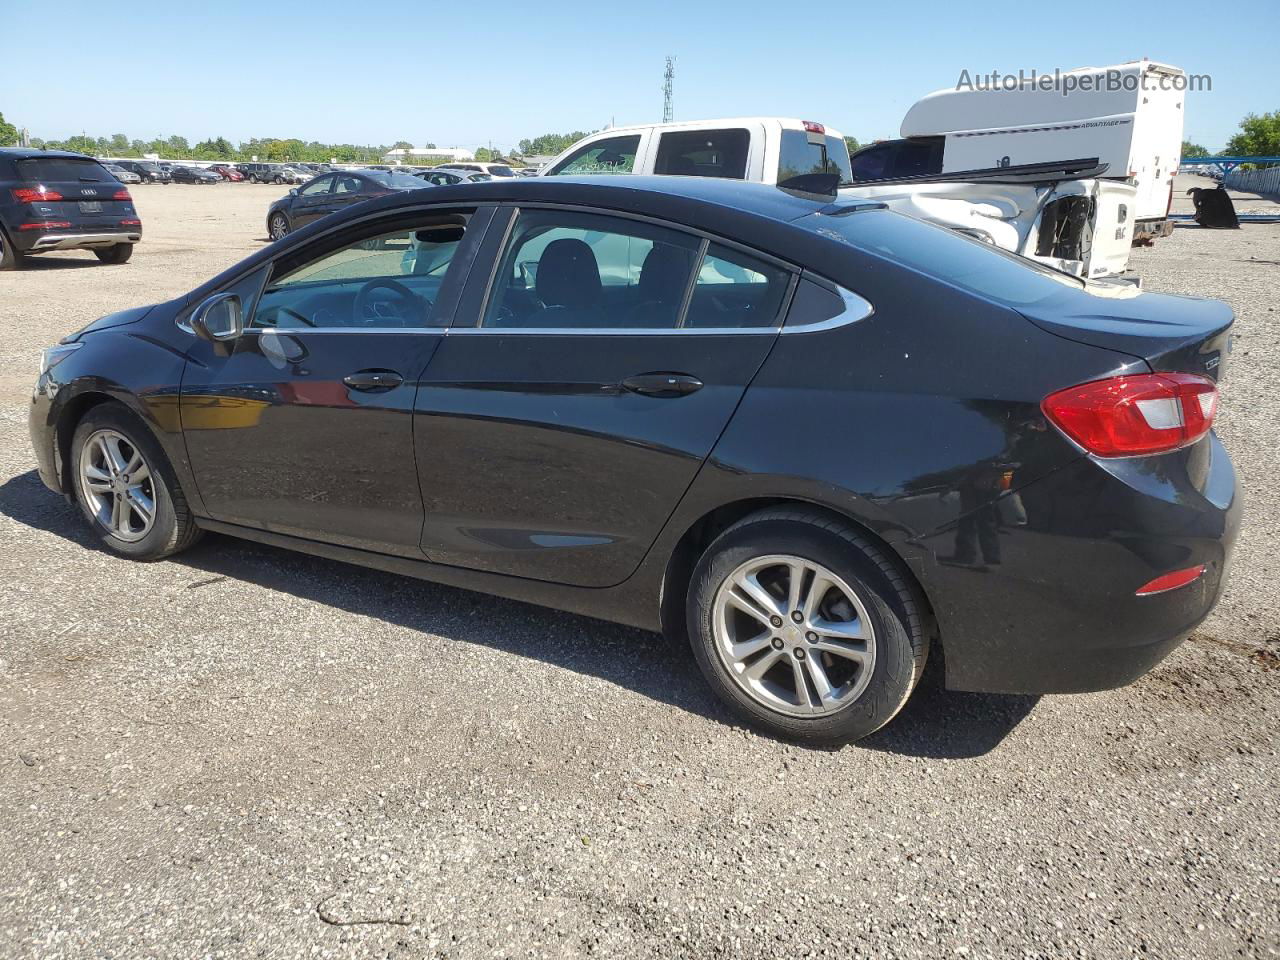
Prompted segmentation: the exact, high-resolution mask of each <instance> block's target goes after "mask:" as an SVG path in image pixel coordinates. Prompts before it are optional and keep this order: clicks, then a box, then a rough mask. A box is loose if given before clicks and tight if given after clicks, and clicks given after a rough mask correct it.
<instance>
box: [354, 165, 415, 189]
mask: <svg viewBox="0 0 1280 960" xmlns="http://www.w3.org/2000/svg"><path fill="white" fill-rule="evenodd" d="M365 176H366V177H368V178H369V179H370V180H376V181H378V183H380V184H382V185H383V186H386V187H396V188H398V189H400V190H417V189H418V188H419V187H421V186H422V185H423V183H422V181H421V180H419V179H418V178H417V177H413V176H410V175H409V174H407V173H390V172H388V171H384V170H371V171H369V172H367V173H366V174H365Z"/></svg>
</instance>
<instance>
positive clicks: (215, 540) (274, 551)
mask: <svg viewBox="0 0 1280 960" xmlns="http://www.w3.org/2000/svg"><path fill="white" fill-rule="evenodd" d="M0 513H3V514H4V515H5V516H7V517H9V518H10V519H12V520H14V521H16V522H18V523H21V524H23V525H25V526H27V527H30V528H33V529H36V530H42V531H44V532H46V533H52V534H55V535H56V536H59V537H62V538H63V539H65V540H68V541H70V542H71V543H72V544H74V545H76V546H77V547H81V548H85V549H92V550H103V551H105V549H106V548H105V547H103V546H101V545H100V544H99V543H98V541H97V540H96V539H95V538H94V537H93V535H92V534H91V532H90V530H89V528H88V526H87V524H86V523H85V521H84V520H83V518H82V517H81V515H80V513H79V511H78V510H77V509H76V508H75V507H74V506H73V505H72V504H70V503H68V502H67V501H66V500H65V499H63V498H61V497H58V496H57V495H55V494H53V493H51V492H50V491H49V490H48V489H46V488H45V486H44V485H43V484H42V483H41V482H40V479H39V477H38V476H37V474H36V472H35V471H34V470H32V471H29V472H28V473H24V474H20V475H18V476H15V477H12V478H11V479H9V480H8V481H7V482H6V483H4V484H3V485H0ZM170 562H172V563H174V564H176V565H179V566H185V567H188V568H190V569H191V570H193V571H195V572H196V573H197V575H196V576H193V577H192V578H191V579H190V581H189V582H188V583H187V584H186V587H187V588H188V589H201V588H204V587H208V586H211V585H213V584H216V583H219V582H221V581H223V580H240V581H244V582H246V583H252V584H256V585H258V586H265V587H269V588H270V589H273V590H280V591H282V592H286V593H289V594H292V595H293V596H296V597H299V598H301V599H304V600H308V601H311V602H313V603H322V604H327V605H329V606H332V607H337V608H339V609H342V610H345V611H347V612H349V613H353V614H356V615H359V616H365V617H373V618H377V619H380V620H382V621H384V622H387V623H390V624H393V625H395V626H398V627H403V628H405V629H409V630H414V631H420V632H423V633H430V634H434V635H436V636H441V637H445V638H447V639H449V640H451V641H454V642H461V643H472V644H477V645H482V646H487V647H489V648H491V649H494V650H498V651H501V652H504V653H508V654H512V655H515V656H521V657H528V658H530V659H534V660H539V661H542V662H545V663H549V664H553V665H555V666H558V667H561V668H563V669H566V670H572V671H575V672H578V673H582V674H586V675H590V676H594V677H598V678H600V679H602V680H606V681H608V682H610V683H614V684H617V685H619V686H622V687H625V688H627V689H630V690H633V691H635V692H636V693H639V694H641V695H643V696H646V697H649V698H650V699H652V700H656V701H659V702H662V703H666V704H669V705H671V706H674V707H678V708H680V709H682V710H687V711H688V712H690V713H694V714H698V715H700V716H704V717H709V718H711V719H714V720H716V721H717V722H721V723H727V724H728V723H733V722H734V720H733V718H732V717H731V716H730V715H729V713H728V712H727V710H725V709H724V708H723V707H722V706H721V705H720V703H719V701H717V700H716V699H715V697H714V696H713V695H712V694H711V692H710V691H709V690H708V689H707V687H706V685H705V684H704V683H703V681H702V678H701V677H700V676H698V674H697V667H696V666H695V664H694V663H693V660H692V658H691V657H690V656H688V655H687V654H684V653H682V652H679V651H676V650H674V649H672V648H671V646H670V645H668V644H667V643H666V642H665V641H663V639H662V638H661V637H659V636H658V635H656V634H652V633H647V632H645V631H643V630H636V629H632V628H629V627H623V626H619V625H617V624H612V623H607V622H605V621H600V620H593V619H591V618H589V617H583V616H578V615H575V614H569V613H563V612H560V611H556V610H548V609H546V608H543V607H536V606H533V605H531V604H526V603H521V602H519V601H515V600H504V599H500V598H497V597H491V596H488V595H486V594H481V593H475V592H473V591H469V590H464V589H461V588H458V587H448V586H442V585H439V584H434V583H430V582H428V581H423V580H417V579H414V578H411V577H404V576H399V575H396V574H390V573H383V572H381V571H376V570H369V569H365V568H363V567H357V566H353V565H351V564H345V563H341V562H339V561H336V560H328V559H324V558H320V557H312V556H308V555H306V554H300V553H296V552H293V551H289V550H283V549H280V548H277V547H270V546H265V545H262V544H257V543H252V542H249V541H245V540H238V539H235V538H232V537H224V536H217V535H210V536H206V537H205V538H204V540H203V541H202V542H201V543H199V544H198V545H197V546H195V547H194V548H192V549H191V550H189V551H187V552H186V553H183V554H180V555H179V556H177V557H174V558H173V560H172V561H170ZM637 653H638V654H639V655H633V654H637ZM940 673H941V668H940V665H939V663H938V661H937V660H933V661H931V664H930V667H929V669H928V670H926V672H925V677H924V678H923V680H922V681H921V684H920V687H919V688H918V689H917V690H916V692H915V694H914V695H913V696H912V698H911V700H910V701H909V702H908V703H907V706H906V707H905V708H904V709H903V711H902V713H901V714H899V716H898V717H897V718H896V719H895V720H894V721H893V723H892V724H890V725H889V726H888V727H887V728H885V729H884V730H881V731H880V732H878V733H876V734H874V735H873V736H871V737H868V738H867V739H865V740H863V741H861V742H860V743H859V744H858V745H857V746H858V747H859V748H863V749H872V750H879V751H883V752H887V753H895V754H903V755H908V756H917V757H930V758H951V759H959V758H966V757H978V756H982V755H983V754H986V753H989V752H990V751H991V750H993V749H995V748H996V747H997V746H998V745H999V744H1000V742H1001V741H1002V740H1004V738H1005V737H1006V736H1008V735H1009V733H1011V732H1012V731H1013V729H1014V728H1015V727H1017V725H1018V724H1019V723H1020V722H1021V721H1022V719H1023V718H1024V717H1026V716H1027V715H1028V714H1029V713H1030V712H1031V710H1032V709H1033V708H1034V707H1035V705H1036V703H1037V702H1038V698H1037V697H1020V696H996V695H988V694H968V693H955V692H952V691H948V690H945V689H943V687H942V684H941V679H940Z"/></svg>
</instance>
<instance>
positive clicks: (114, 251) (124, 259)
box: [93, 243, 133, 263]
mask: <svg viewBox="0 0 1280 960" xmlns="http://www.w3.org/2000/svg"><path fill="white" fill-rule="evenodd" d="M93 255H94V256H95V257H97V258H98V259H99V260H101V261H102V262H103V263H128V262H129V258H130V257H132V256H133V244H132V243H117V244H116V245H115V246H114V247H107V248H106V249H105V250H95V251H93Z"/></svg>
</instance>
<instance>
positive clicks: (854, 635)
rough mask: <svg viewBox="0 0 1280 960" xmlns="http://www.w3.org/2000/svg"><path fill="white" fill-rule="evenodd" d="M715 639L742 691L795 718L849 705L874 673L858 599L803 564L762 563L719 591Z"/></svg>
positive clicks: (820, 569) (781, 558)
mask: <svg viewBox="0 0 1280 960" xmlns="http://www.w3.org/2000/svg"><path fill="white" fill-rule="evenodd" d="M712 632H713V635H714V640H715V647H716V653H717V654H718V655H719V657H720V662H721V663H723V664H724V666H725V668H726V669H727V670H728V673H729V676H730V677H732V678H733V681H734V683H736V684H737V685H738V687H739V689H741V690H742V691H743V692H744V693H746V694H747V695H748V696H749V697H751V698H752V699H753V700H755V701H756V702H757V703H760V704H763V705H764V706H766V707H768V708H769V709H771V710H776V711H778V712H779V713H785V714H787V715H789V716H796V717H816V716H825V715H827V714H831V713H835V712H836V711H837V710H841V709H843V708H844V707H847V706H849V705H850V704H852V703H853V702H854V701H855V700H857V699H858V698H859V697H860V696H862V693H863V691H865V690H866V689H867V685H868V684H869V683H870V682H871V673H872V670H873V669H874V668H875V662H876V642H875V630H874V628H873V627H872V626H871V620H870V618H869V617H868V616H867V610H866V607H865V606H863V604H862V601H861V600H859V599H858V595H857V594H856V593H855V592H854V591H853V590H852V589H851V588H850V587H849V585H848V584H847V583H845V581H844V580H842V579H841V578H840V577H839V576H837V575H836V574H835V573H833V572H832V571H831V570H828V569H827V568H826V567H824V566H823V565H822V564H820V563H815V562H814V561H812V560H805V559H802V558H800V557H793V556H786V555H773V556H767V557H756V558H755V559H753V560H748V561H747V562H746V563H744V564H742V565H741V566H740V567H738V568H737V569H736V570H734V571H733V572H732V573H731V574H729V576H728V577H726V578H725V580H724V582H723V583H721V584H720V588H719V589H718V590H717V591H716V596H715V603H714V606H713V608H712Z"/></svg>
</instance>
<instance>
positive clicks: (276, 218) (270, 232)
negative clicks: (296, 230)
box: [267, 213, 293, 241]
mask: <svg viewBox="0 0 1280 960" xmlns="http://www.w3.org/2000/svg"><path fill="white" fill-rule="evenodd" d="M277 223H280V224H283V228H284V232H283V233H281V234H280V236H278V237H277V236H276V231H275V226H276V224H277ZM292 229H293V228H292V226H290V224H289V218H288V217H287V216H285V215H284V214H283V213H273V214H272V215H271V219H270V220H268V221H267V236H268V237H270V238H271V239H272V240H273V241H274V240H283V239H284V238H285V237H287V236H288V235H289V233H290V231H291V230H292Z"/></svg>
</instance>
